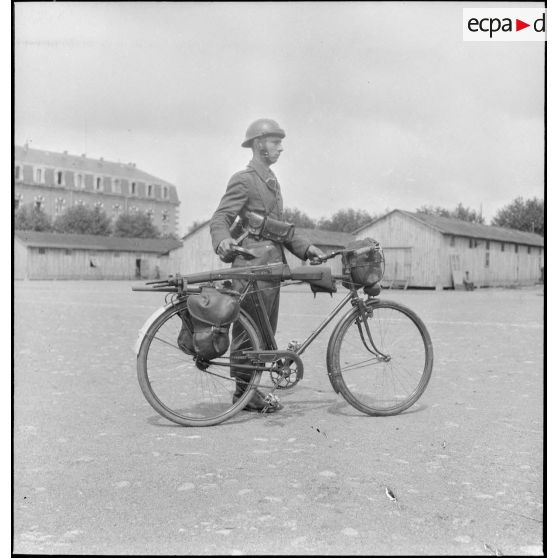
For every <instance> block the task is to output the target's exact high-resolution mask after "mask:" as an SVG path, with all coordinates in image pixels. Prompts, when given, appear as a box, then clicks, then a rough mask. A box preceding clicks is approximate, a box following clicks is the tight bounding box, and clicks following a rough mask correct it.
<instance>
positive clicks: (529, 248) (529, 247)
mask: <svg viewBox="0 0 558 558" xmlns="http://www.w3.org/2000/svg"><path fill="white" fill-rule="evenodd" d="M530 253H531V246H527V254H530Z"/></svg>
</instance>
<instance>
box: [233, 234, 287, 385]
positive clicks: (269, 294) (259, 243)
mask: <svg viewBox="0 0 558 558" xmlns="http://www.w3.org/2000/svg"><path fill="white" fill-rule="evenodd" d="M242 247H243V248H247V249H248V250H250V251H252V252H254V253H255V254H256V258H255V259H253V260H245V259H244V258H242V257H240V256H239V257H237V258H235V260H234V262H233V264H232V267H234V268H238V267H246V266H251V265H263V264H273V263H283V262H284V259H283V258H284V257H283V247H282V246H281V245H280V244H278V243H276V242H272V241H270V240H256V239H253V238H250V237H248V238H246V239H245V240H244V242H242ZM247 284H248V281H246V280H244V279H235V280H234V281H233V288H234V289H235V290H237V291H243V290H244V289H245V288H246V285H247ZM256 284H257V290H258V292H259V293H260V295H261V299H262V303H263V307H264V309H265V311H266V312H267V315H268V318H269V323H270V325H271V330H272V331H273V333H274V334H275V332H276V330H277V321H278V318H279V297H280V287H281V281H277V280H274V281H257V283H256ZM254 296H255V294H254V293H251V294H250V295H248V296H246V297H245V298H244V300H243V301H242V303H241V307H242V308H243V309H244V310H245V311H246V312H247V313H248V315H249V316H250V317H251V318H252V320H253V322H254V325H255V326H256V327H257V328H258V327H259V319H258V316H257V312H256V306H255V303H254ZM262 341H263V340H262ZM252 348H253V347H252V345H251V343H250V340H249V339H248V338H247V336H246V333H245V331H244V330H243V329H242V328H241V327H240V326H239V324H238V322H237V323H235V324H233V327H232V339H231V359H233V360H234V359H237V360H238V361H239V362H240V361H242V360H243V359H242V358H241V357H239V356H238V354H239V352H240V351H242V350H246V349H252ZM260 348H263V349H267V348H268V347H260ZM251 375H252V372H251V371H246V370H242V369H235V368H233V367H231V376H232V377H235V378H239V379H245V380H249V379H250V377H251Z"/></svg>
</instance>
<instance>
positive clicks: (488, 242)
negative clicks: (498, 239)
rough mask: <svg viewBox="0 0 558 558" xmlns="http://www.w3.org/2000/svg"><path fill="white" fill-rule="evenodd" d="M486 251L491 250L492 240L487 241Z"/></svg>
mask: <svg viewBox="0 0 558 558" xmlns="http://www.w3.org/2000/svg"><path fill="white" fill-rule="evenodd" d="M486 249H487V250H490V240H487V241H486Z"/></svg>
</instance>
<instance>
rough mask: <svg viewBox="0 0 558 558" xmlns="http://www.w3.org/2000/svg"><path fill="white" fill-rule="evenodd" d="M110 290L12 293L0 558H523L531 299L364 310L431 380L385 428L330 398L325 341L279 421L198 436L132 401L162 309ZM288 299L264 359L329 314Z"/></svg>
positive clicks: (534, 535)
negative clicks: (407, 335)
mask: <svg viewBox="0 0 558 558" xmlns="http://www.w3.org/2000/svg"><path fill="white" fill-rule="evenodd" d="M130 287H131V283H128V282H110V281H106V282H62V281H61V282H44V281H40V282H39V281H37V282H17V283H16V284H15V288H14V296H15V340H14V359H15V371H14V390H15V397H14V478H13V499H14V501H13V529H14V536H13V545H14V548H13V550H14V552H16V553H46V554H51V553H57V554H86V553H88V554H233V555H238V554H258V553H261V554H363V555H371V554H379V555H384V554H388V555H389V554H392V555H401V554H414V555H421V554H422V555H427V554H449V555H463V554H465V555H487V556H490V555H500V554H503V555H510V554H514V555H540V554H542V551H543V542H542V539H543V532H542V530H543V419H544V417H543V393H544V392H543V388H544V385H543V379H544V378H543V300H544V299H543V291H542V288H541V287H533V288H525V289H509V290H505V289H483V290H476V291H475V292H452V291H445V292H435V291H394V292H389V291H384V293H383V295H382V296H383V298H386V299H388V298H389V299H394V300H398V301H400V302H402V303H404V304H406V305H407V306H409V307H411V308H412V309H414V310H415V311H416V312H417V313H418V314H419V315H420V316H421V317H422V318H423V320H424V321H425V323H426V324H427V326H428V328H429V331H430V333H431V336H432V341H433V344H434V353H435V363H434V372H433V376H432V380H431V382H430V384H429V386H428V388H427V390H426V392H425V394H424V395H423V397H422V398H421V399H420V400H419V402H418V403H417V404H416V405H414V406H413V407H412V408H411V409H409V410H408V411H406V412H405V413H403V414H401V415H398V416H395V417H384V418H379V417H367V416H364V415H362V414H360V413H359V412H358V411H356V410H355V409H353V408H352V407H350V406H349V405H348V404H346V403H345V401H344V400H343V399H342V398H341V397H340V396H337V395H336V394H335V393H334V392H333V390H332V389H331V386H330V384H329V380H328V378H327V375H326V367H325V351H326V347H327V340H328V331H326V332H324V333H323V334H322V336H321V337H320V338H318V340H317V341H316V342H315V344H314V345H313V346H311V348H310V349H309V350H308V351H307V353H306V354H305V358H304V362H305V376H304V380H303V381H302V382H301V383H300V384H299V385H298V386H297V387H296V388H295V389H294V390H291V391H289V392H287V394H286V395H285V396H284V397H283V398H282V402H283V403H284V404H285V407H284V409H283V410H282V411H281V412H280V413H276V414H274V415H267V416H266V415H253V414H250V413H244V412H243V413H240V414H239V415H237V417H235V418H233V419H232V420H231V421H229V422H227V423H224V424H222V425H219V426H216V427H211V428H184V427H179V426H177V425H174V424H172V423H169V422H167V421H166V420H164V419H163V418H162V417H159V416H158V415H157V414H156V413H155V412H154V411H153V409H152V408H151V407H150V406H149V405H148V403H147V402H146V401H145V400H144V398H143V396H142V394H141V392H140V389H139V386H138V384H137V380H136V371H135V356H134V354H133V352H132V350H131V347H132V345H133V343H134V341H135V339H136V334H137V330H138V329H139V328H140V327H141V325H142V324H143V322H144V321H145V319H146V318H147V317H148V316H149V315H150V313H151V312H152V311H153V310H154V309H156V308H157V307H158V306H159V305H161V303H162V302H163V297H162V296H160V295H154V294H151V293H132V291H131V290H130ZM297 289H298V290H295V291H286V292H285V293H284V294H283V299H282V317H281V320H280V324H279V332H280V333H279V335H278V337H279V340H280V345H281V346H285V345H286V342H287V341H288V340H289V339H291V338H293V337H294V338H299V339H303V338H304V336H305V334H308V333H309V332H310V331H311V330H312V328H313V326H315V325H317V323H318V316H321V315H325V314H327V312H328V310H329V309H330V308H331V307H332V306H333V304H334V302H335V299H337V298H340V296H341V295H340V294H338V295H336V296H335V297H334V300H331V299H330V298H329V296H327V295H318V296H317V298H316V299H313V298H312V294H311V293H310V291H309V290H308V291H306V290H301V289H300V288H297ZM341 290H343V289H341ZM386 488H387V489H389V490H391V491H392V493H393V494H394V495H395V496H396V498H397V501H393V500H391V499H390V498H388V496H387V495H386Z"/></svg>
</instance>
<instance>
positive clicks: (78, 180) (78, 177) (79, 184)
mask: <svg viewBox="0 0 558 558" xmlns="http://www.w3.org/2000/svg"><path fill="white" fill-rule="evenodd" d="M75 186H76V188H83V186H84V184H83V175H81V174H76V184H75Z"/></svg>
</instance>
